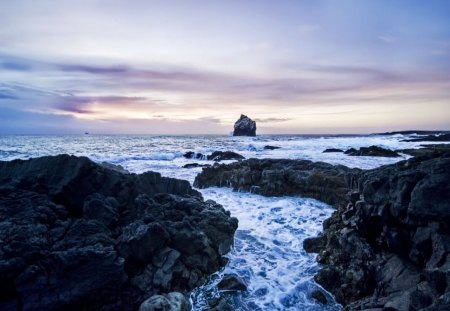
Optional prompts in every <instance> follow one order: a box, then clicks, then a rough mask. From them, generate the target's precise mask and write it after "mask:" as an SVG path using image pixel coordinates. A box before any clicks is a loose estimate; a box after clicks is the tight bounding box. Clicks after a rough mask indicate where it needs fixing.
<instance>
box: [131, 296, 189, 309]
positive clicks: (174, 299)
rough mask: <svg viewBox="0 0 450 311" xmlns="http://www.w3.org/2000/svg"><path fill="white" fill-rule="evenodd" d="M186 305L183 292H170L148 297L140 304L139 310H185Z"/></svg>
mask: <svg viewBox="0 0 450 311" xmlns="http://www.w3.org/2000/svg"><path fill="white" fill-rule="evenodd" d="M188 305H189V304H188V301H187V299H186V298H185V297H184V295H183V294H181V293H178V292H172V293H169V294H167V295H154V296H152V297H150V298H148V299H147V300H145V301H144V302H143V303H142V304H141V306H140V307H139V311H187V310H188Z"/></svg>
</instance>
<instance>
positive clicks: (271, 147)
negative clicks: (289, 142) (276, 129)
mask: <svg viewBox="0 0 450 311" xmlns="http://www.w3.org/2000/svg"><path fill="white" fill-rule="evenodd" d="M280 148H281V147H277V146H270V145H267V146H264V150H275V149H280Z"/></svg>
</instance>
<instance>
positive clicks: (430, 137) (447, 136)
mask: <svg viewBox="0 0 450 311" xmlns="http://www.w3.org/2000/svg"><path fill="white" fill-rule="evenodd" d="M402 141H405V142H418V141H450V133H446V134H437V135H427V136H421V137H417V138H412V139H404V140H402Z"/></svg>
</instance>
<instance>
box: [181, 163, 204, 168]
mask: <svg viewBox="0 0 450 311" xmlns="http://www.w3.org/2000/svg"><path fill="white" fill-rule="evenodd" d="M209 166H211V165H210V164H199V163H188V164H185V165H183V168H195V167H209Z"/></svg>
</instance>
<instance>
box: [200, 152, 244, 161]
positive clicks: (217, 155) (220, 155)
mask: <svg viewBox="0 0 450 311" xmlns="http://www.w3.org/2000/svg"><path fill="white" fill-rule="evenodd" d="M207 159H208V160H211V161H217V162H219V161H224V160H243V159H245V157H244V156H242V155H240V154H238V153H236V152H233V151H214V152H213V153H212V154H210V155H209V156H208V157H207Z"/></svg>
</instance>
